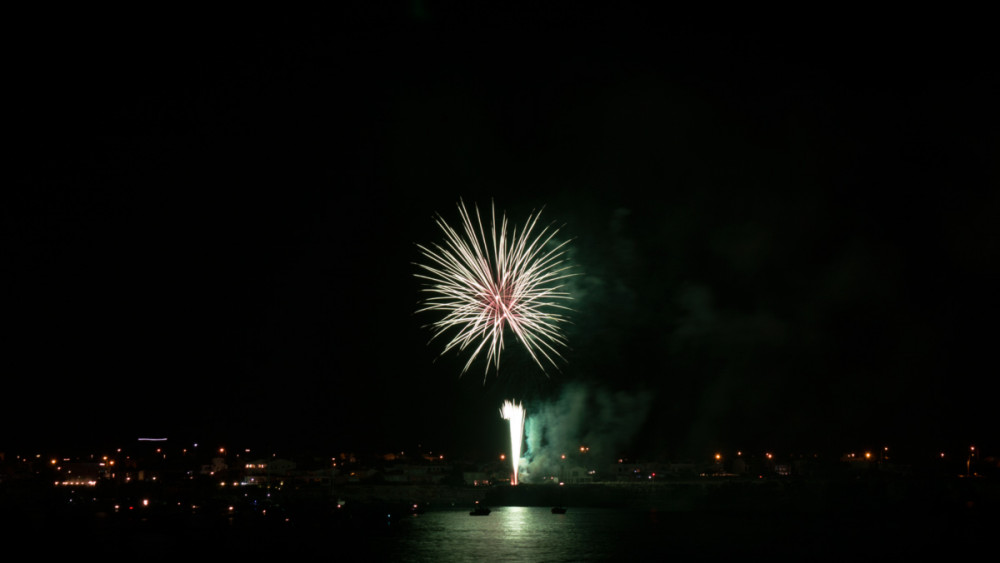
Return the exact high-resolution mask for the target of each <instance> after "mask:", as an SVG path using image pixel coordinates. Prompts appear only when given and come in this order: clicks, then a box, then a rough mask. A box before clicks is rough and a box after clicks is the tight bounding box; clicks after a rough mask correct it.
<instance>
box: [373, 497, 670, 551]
mask: <svg viewBox="0 0 1000 563" xmlns="http://www.w3.org/2000/svg"><path fill="white" fill-rule="evenodd" d="M650 524H654V525H655V519H650V515H649V513H646V512H642V511H621V510H605V509H585V508H580V509H570V510H569V511H568V512H567V513H566V514H552V512H551V509H550V508H544V507H518V506H510V507H498V508H495V509H494V510H493V512H492V513H491V514H490V515H489V516H470V515H469V513H468V511H446V512H428V513H425V514H422V515H420V516H419V517H416V518H412V519H408V520H406V521H404V522H400V523H398V524H396V526H397V530H396V533H394V534H392V537H384V538H381V539H376V540H375V542H374V543H375V545H373V547H374V548H375V552H376V553H380V554H382V555H383V556H384V557H386V558H388V559H393V560H400V561H436V562H447V561H518V562H525V561H607V560H613V559H617V557H616V555H622V554H623V551H627V552H636V549H634V548H637V547H641V548H642V549H641V550H640V551H641V552H644V553H647V554H648V553H649V548H651V547H652V543H653V540H654V539H655V536H653V537H651V536H648V535H647V536H646V538H645V539H639V543H640V544H642V545H638V544H636V540H637V539H638V538H641V536H643V535H645V534H646V533H647V532H648V531H649V530H648V527H649V525H650ZM398 528H402V529H401V530H400V529H398ZM629 528H631V529H629ZM629 537H632V543H631V545H628V544H626V545H623V544H622V542H629Z"/></svg>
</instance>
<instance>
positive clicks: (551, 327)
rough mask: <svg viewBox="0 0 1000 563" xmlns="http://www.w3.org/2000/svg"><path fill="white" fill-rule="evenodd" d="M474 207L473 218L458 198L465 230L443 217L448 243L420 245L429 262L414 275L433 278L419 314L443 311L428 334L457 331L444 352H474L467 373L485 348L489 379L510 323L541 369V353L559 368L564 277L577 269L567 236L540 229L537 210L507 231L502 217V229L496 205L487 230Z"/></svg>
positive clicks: (562, 345) (440, 223)
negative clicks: (558, 238)
mask: <svg viewBox="0 0 1000 563" xmlns="http://www.w3.org/2000/svg"><path fill="white" fill-rule="evenodd" d="M474 209H475V222H473V219H472V217H471V216H470V215H469V212H468V211H467V210H466V208H465V204H464V203H463V202H462V201H459V202H458V212H459V215H460V216H461V219H462V227H463V231H464V233H462V234H460V233H459V232H458V231H456V230H455V229H454V228H452V227H451V226H450V225H448V223H446V222H445V221H444V219H443V218H442V217H441V216H440V215H438V216H437V218H436V219H435V222H436V223H437V225H438V226H439V227H440V228H441V230H442V231H443V232H444V235H445V240H444V243H443V244H434V245H432V246H431V247H430V248H428V247H425V246H422V245H417V246H418V248H420V250H421V254H422V255H423V256H424V258H426V260H427V263H424V264H417V266H418V267H419V268H420V271H419V272H418V273H417V274H416V276H417V277H418V278H421V279H423V280H426V281H427V282H428V283H427V284H426V286H425V287H424V291H425V292H426V293H427V294H429V297H428V298H427V299H426V300H425V301H424V302H423V304H422V308H420V309H419V310H418V311H417V312H418V313H423V312H428V311H434V312H441V313H444V317H443V318H441V319H440V320H438V321H437V322H434V323H432V324H431V325H429V326H430V328H431V330H432V331H433V333H434V334H433V336H432V337H431V340H432V341H433V340H434V339H435V338H438V337H439V336H441V335H443V334H445V333H453V334H452V335H451V339H450V340H449V341H448V343H447V344H446V345H445V347H444V350H443V351H442V355H444V354H445V353H447V352H448V351H450V350H452V349H455V348H457V349H458V350H459V351H463V352H464V351H466V350H467V349H469V350H471V353H470V356H469V359H468V361H467V362H466V364H465V367H464V368H463V369H462V374H465V372H466V371H468V369H469V366H471V365H472V363H473V361H474V360H475V359H476V358H477V357H478V356H479V354H480V353H481V352H483V351H484V350H485V352H486V370H485V374H484V376H483V380H484V381H485V379H486V377H488V376H489V370H490V366H491V365H492V366H494V367H495V368H496V369H497V370H499V369H500V354H501V352H502V351H503V349H504V333H505V331H506V329H507V328H508V327H509V328H510V330H511V332H512V333H513V334H514V336H515V338H516V339H517V340H518V341H519V342H520V343H521V344H522V345H523V346H524V348H525V349H526V350H527V351H528V353H529V354H530V355H531V357H532V359H534V361H535V363H536V364H538V366H539V367H540V368H541V369H542V371H543V372H544V371H545V365H544V364H543V359H544V361H545V362H547V363H548V364H551V365H552V366H553V367H557V368H558V366H557V364H556V359H557V358H558V359H560V360H561V359H562V355H561V354H560V352H559V349H560V348H565V347H566V345H567V343H566V339H565V337H564V336H563V334H562V332H561V331H560V325H561V324H562V323H564V322H566V317H565V316H564V315H563V314H561V313H560V311H566V310H568V308H567V307H565V306H564V305H562V304H561V302H562V301H563V300H566V299H569V294H568V293H567V292H565V291H563V287H564V280H565V279H566V278H568V277H570V276H571V275H573V274H570V273H568V268H569V267H568V266H567V265H566V264H565V260H564V259H563V257H564V253H565V246H566V244H567V242H562V243H556V242H555V241H553V237H555V235H556V233H558V232H559V230H558V229H550V228H549V227H543V228H541V230H540V231H538V232H537V234H536V233H535V231H536V226H537V223H538V217H539V214H533V215H529V216H528V220H527V222H526V223H525V225H524V227H523V228H522V229H521V230H520V231H518V229H517V227H516V226H515V227H513V228H512V229H511V231H510V233H509V236H508V229H507V217H506V216H501V220H500V225H499V232H498V231H497V221H496V211H495V209H493V207H492V205H491V217H490V218H491V223H490V230H489V232H488V233H487V231H486V229H484V228H483V221H482V217H481V216H480V215H479V209H478V207H475V208H474ZM463 234H464V236H463Z"/></svg>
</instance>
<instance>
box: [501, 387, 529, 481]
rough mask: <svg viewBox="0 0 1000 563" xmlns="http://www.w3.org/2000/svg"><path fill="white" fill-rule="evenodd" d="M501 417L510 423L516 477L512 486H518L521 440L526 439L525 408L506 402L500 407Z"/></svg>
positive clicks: (511, 456)
mask: <svg viewBox="0 0 1000 563" xmlns="http://www.w3.org/2000/svg"><path fill="white" fill-rule="evenodd" d="M500 416H501V417H503V419H504V420H509V421H510V458H511V462H512V463H513V464H514V477H513V478H511V480H510V484H511V485H516V484H517V467H518V465H520V463H521V440H522V439H523V438H524V407H523V406H521V403H517V404H514V402H513V401H504V402H503V406H502V407H500Z"/></svg>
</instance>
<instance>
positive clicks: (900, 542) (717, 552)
mask: <svg viewBox="0 0 1000 563" xmlns="http://www.w3.org/2000/svg"><path fill="white" fill-rule="evenodd" d="M997 523H998V521H997V518H996V517H995V515H992V514H991V515H989V516H987V515H984V514H982V513H980V512H977V511H975V510H956V511H953V512H933V513H932V512H925V511H921V510H916V511H913V510H908V511H863V512H851V511H843V512H835V513H834V512H782V511H765V512H759V513H757V512H753V511H662V510H650V509H632V508H574V507H569V509H568V510H567V512H566V513H565V514H553V513H552V511H551V509H550V508H549V507H519V506H502V507H496V508H494V509H493V510H492V513H491V514H489V515H487V516H470V514H469V511H468V509H462V510H459V509H446V510H433V511H427V512H424V513H422V514H413V515H411V514H403V515H398V516H397V515H392V514H385V515H379V514H374V513H370V514H365V515H364V517H359V518H352V519H349V520H340V521H334V520H327V519H320V520H308V519H305V520H303V519H298V520H296V519H295V518H284V517H279V518H274V519H268V520H264V521H262V520H255V521H240V520H238V519H222V520H205V521H199V520H198V519H195V518H184V519H178V520H169V519H160V520H157V519H146V518H139V519H134V520H128V519H125V520H123V519H115V518H112V517H109V516H106V515H105V516H88V517H87V518H83V519H73V518H60V519H57V520H46V521H45V522H35V523H34V524H32V525H29V526H27V527H24V526H19V525H17V524H14V525H12V526H9V527H6V530H5V534H4V535H5V536H7V538H5V540H4V544H6V545H7V546H8V547H12V546H13V545H15V544H17V543H20V542H24V543H25V544H27V545H30V546H31V547H32V548H33V549H32V551H31V552H32V553H36V554H47V555H54V556H60V557H65V558H68V557H76V556H79V557H85V556H89V555H92V554H100V555H101V556H102V557H112V556H115V557H117V556H127V557H130V558H134V560H139V561H154V560H155V561H174V560H180V559H182V558H183V559H190V558H195V559H198V560H200V559H203V558H209V557H211V558H227V559H228V558H237V557H240V558H242V557H267V558H282V559H285V560H334V561H427V562H435V563H446V562H451V561H456V562H458V561H462V562H465V561H490V562H493V561H496V562H501V561H516V562H519V563H523V562H549V561H551V562H560V561H639V560H651V559H652V558H657V559H658V560H672V561H791V560H803V559H808V560H816V559H819V560H823V561H826V560H850V561H874V560H891V561H899V560H903V559H909V558H918V557H919V558H921V559H923V558H924V556H926V555H930V554H934V555H941V556H946V557H948V560H959V559H960V558H961V559H962V560H965V558H966V557H972V558H973V559H972V560H975V559H977V558H978V557H979V556H978V555H977V554H978V553H979V552H980V551H981V550H994V551H995V548H996V544H995V538H996V537H997V535H998V528H997ZM22 524H23V523H22ZM317 557H319V558H321V559H317Z"/></svg>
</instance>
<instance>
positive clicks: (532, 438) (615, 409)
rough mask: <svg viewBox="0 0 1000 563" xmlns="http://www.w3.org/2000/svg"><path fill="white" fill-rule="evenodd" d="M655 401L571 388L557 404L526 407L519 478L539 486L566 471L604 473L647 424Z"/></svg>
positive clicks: (639, 395) (642, 394)
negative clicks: (576, 470) (605, 468)
mask: <svg viewBox="0 0 1000 563" xmlns="http://www.w3.org/2000/svg"><path fill="white" fill-rule="evenodd" d="M651 400H652V394H651V393H646V392H631V393H630V392H625V391H609V390H607V389H603V388H598V387H589V386H586V385H583V384H579V383H573V384H569V385H567V386H566V388H565V389H564V391H563V393H562V395H561V396H560V397H559V398H558V399H557V400H555V401H554V402H547V403H541V404H537V405H531V406H528V407H527V408H526V410H527V417H528V418H527V420H526V422H525V441H526V443H527V449H526V450H525V453H524V456H523V458H522V460H521V479H522V480H523V482H525V483H540V482H543V481H545V480H546V479H549V478H550V477H553V476H555V477H558V476H559V475H560V470H564V469H566V468H567V466H571V467H582V468H583V469H586V470H598V471H601V470H603V469H604V467H605V466H607V465H609V464H611V463H612V462H613V461H614V460H615V459H617V457H618V456H619V455H620V451H621V448H623V447H626V446H627V445H628V443H629V441H630V440H631V439H632V438H633V437H634V436H635V434H636V432H637V431H638V430H639V428H640V427H641V426H642V424H643V423H644V422H645V420H646V416H647V415H648V414H649V409H650V403H651ZM581 447H582V448H585V451H583V452H581ZM563 456H565V458H563Z"/></svg>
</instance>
